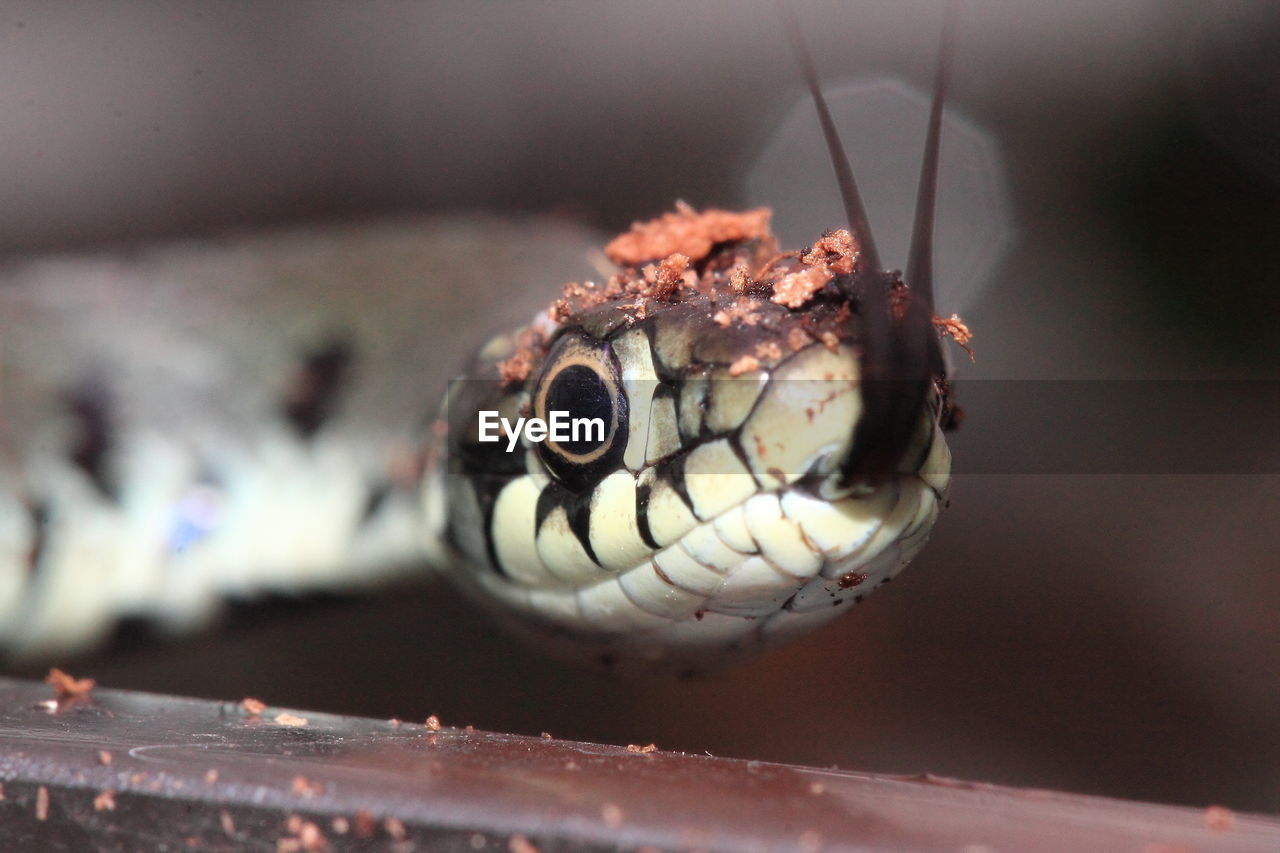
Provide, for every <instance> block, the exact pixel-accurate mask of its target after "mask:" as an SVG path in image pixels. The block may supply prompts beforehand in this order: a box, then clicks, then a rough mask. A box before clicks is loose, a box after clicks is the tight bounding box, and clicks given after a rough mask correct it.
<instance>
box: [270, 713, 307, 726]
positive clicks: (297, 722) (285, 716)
mask: <svg viewBox="0 0 1280 853" xmlns="http://www.w3.org/2000/svg"><path fill="white" fill-rule="evenodd" d="M275 721H276V723H278V724H279V725H282V726H298V727H301V726H305V725H306V724H307V718H306V717H299V716H297V715H295V714H290V713H289V712H288V711H281V712H280V713H279V714H276V716H275Z"/></svg>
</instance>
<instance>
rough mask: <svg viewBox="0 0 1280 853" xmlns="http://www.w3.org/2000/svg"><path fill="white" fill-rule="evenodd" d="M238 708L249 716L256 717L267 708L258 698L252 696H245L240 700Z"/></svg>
mask: <svg viewBox="0 0 1280 853" xmlns="http://www.w3.org/2000/svg"><path fill="white" fill-rule="evenodd" d="M240 710H242V711H244V712H245V713H246V714H248V715H249V716H251V717H257V716H260V715H261V714H262V712H263V711H265V710H267V705H266V703H265V702H263V701H261V700H260V699H254V698H253V697H252V696H246V697H244V698H243V699H241V700H240Z"/></svg>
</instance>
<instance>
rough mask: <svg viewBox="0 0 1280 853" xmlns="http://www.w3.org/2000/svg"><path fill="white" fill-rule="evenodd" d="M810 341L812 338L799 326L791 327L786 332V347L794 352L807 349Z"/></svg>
mask: <svg viewBox="0 0 1280 853" xmlns="http://www.w3.org/2000/svg"><path fill="white" fill-rule="evenodd" d="M812 341H813V338H811V337H810V336H809V333H808V332H806V331H805V330H804V329H802V328H800V327H799V326H792V327H791V331H789V332H787V346H789V347H791V349H792V350H794V351H796V352H799V351H800V350H802V349H804V348H805V347H807V346H808V345H809V344H810V343H811V342H812Z"/></svg>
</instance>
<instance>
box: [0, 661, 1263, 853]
mask: <svg viewBox="0 0 1280 853" xmlns="http://www.w3.org/2000/svg"><path fill="white" fill-rule="evenodd" d="M423 689H424V690H428V689H429V686H427V685H424V686H423ZM51 696H52V691H51V690H50V688H49V687H48V686H47V685H45V684H38V683H32V682H25V681H15V680H8V679H0V781H2V782H3V799H0V848H3V849H9V850H13V849H57V848H64V849H94V850H114V849H120V850H136V849H161V848H165V847H168V848H173V847H179V848H184V849H208V850H239V849H263V850H272V849H274V850H325V849H356V850H381V849H395V850H466V851H474V850H499V851H513V853H531V851H544V853H546V851H554V850H617V849H624V850H632V849H656V850H707V851H719V850H723V851H748V850H801V851H820V850H849V849H856V850H948V851H958V850H967V851H979V850H983V851H985V850H992V851H995V850H1097V851H1106V850H1124V851H1157V850H1159V851H1166V850H1169V851H1171V850H1196V851H1202V850H1241V851H1243V850H1258V851H1263V850H1265V851H1274V850H1280V820H1277V819H1275V818H1270V817H1260V816H1253V815H1243V814H1237V813H1233V812H1230V811H1228V810H1226V809H1223V808H1216V807H1211V808H1208V809H1191V808H1180V807H1172V806H1161V805H1151V804H1144V803H1132V802H1125V801H1120V800H1109V799H1104V798H1099V797H1083V796H1075V795H1069V794H1061V793H1055V792H1049V791H1037V790H1021V789H1015V788H1007V787H1001V786H995V785H987V784H978V783H970V782H961V781H956V780H950V779H942V778H937V777H928V776H926V777H918V778H905V777H896V776H882V775H873V774H866V773H851V772H846V771H840V770H820V769H816V768H810V767H797V766H790V765H781V764H768V763H762V762H752V761H743V760H736V759H727V758H716V757H711V756H708V755H691V754H686V753H673V752H666V751H663V750H659V749H654V748H651V747H650V746H648V745H639V744H637V745H631V746H627V747H623V746H602V745H598V744H589V743H576V742H571V741H563V740H557V739H554V738H552V737H550V736H544V737H541V738H539V737H523V736H515V735H506V734H497V733H492V732H481V731H473V730H469V729H465V728H454V727H451V726H448V725H444V726H440V727H438V728H437V727H436V726H435V725H434V721H433V720H432V721H428V724H423V723H408V722H399V721H395V720H390V721H380V720H368V719H361V718H354V717H341V716H334V715H330V714H320V713H312V712H309V711H298V710H290V709H283V708H278V707H272V706H270V705H268V706H266V707H262V708H259V707H258V706H256V705H255V704H254V703H252V702H250V703H241V702H238V701H237V702H211V701H206V700H199V699H186V698H179V697H172V696H159V695H152V694H143V693H131V692H125V691H117V690H107V689H94V690H93V691H92V692H90V693H89V694H88V695H87V696H86V697H83V698H72V699H65V700H63V701H62V702H55V701H52V700H51ZM449 722H453V721H449Z"/></svg>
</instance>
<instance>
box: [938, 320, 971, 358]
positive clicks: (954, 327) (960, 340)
mask: <svg viewBox="0 0 1280 853" xmlns="http://www.w3.org/2000/svg"><path fill="white" fill-rule="evenodd" d="M933 325H934V327H935V328H936V329H937V330H938V332H939V333H940V334H942V335H943V336H945V337H948V338H951V340H953V341H955V342H956V343H957V344H959V346H960V348H961V349H962V350H964V351H965V352H967V353H968V354H969V360H970V361H973V360H974V357H973V350H971V349H969V341H971V340H973V332H971V331H969V327H968V326H966V325H965V324H964V320H961V319H960V317H959V316H958V315H956V314H952V315H951V316H950V317H947V318H945V319H944V318H942V317H934V318H933Z"/></svg>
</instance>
